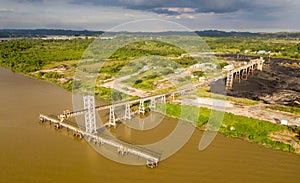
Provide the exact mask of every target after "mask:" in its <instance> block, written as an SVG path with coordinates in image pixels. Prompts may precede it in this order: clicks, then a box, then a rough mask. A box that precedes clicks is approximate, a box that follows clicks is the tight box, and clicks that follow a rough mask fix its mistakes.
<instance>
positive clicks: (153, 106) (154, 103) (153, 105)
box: [149, 98, 156, 110]
mask: <svg viewBox="0 0 300 183" xmlns="http://www.w3.org/2000/svg"><path fill="white" fill-rule="evenodd" d="M149 108H150V109H152V110H154V109H155V108H156V101H155V98H151V101H150V106H149Z"/></svg>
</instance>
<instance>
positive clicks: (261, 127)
mask: <svg viewBox="0 0 300 183" xmlns="http://www.w3.org/2000/svg"><path fill="white" fill-rule="evenodd" d="M181 108H184V109H183V110H188V111H189V114H191V115H186V114H185V115H184V117H183V119H186V120H190V121H197V123H196V125H197V126H198V127H202V126H203V125H204V124H207V123H208V121H209V119H210V117H211V116H210V115H211V113H213V112H216V111H213V110H210V109H207V108H202V107H201V108H200V110H199V109H198V108H197V107H192V106H181V105H178V104H166V113H167V115H169V116H172V117H175V118H182V116H180V115H181ZM197 111H198V114H199V117H198V119H195V115H194V114H195V112H197ZM282 130H289V131H291V130H292V129H290V128H289V127H287V126H282V125H276V124H273V123H270V122H267V121H262V120H258V119H254V118H248V117H244V116H238V115H234V114H231V113H226V112H225V113H224V118H223V122H222V125H221V126H220V129H219V131H220V132H221V133H224V134H225V135H226V136H229V137H237V138H242V139H245V140H247V141H250V142H256V143H259V144H263V145H265V146H268V147H273V148H276V149H281V150H284V151H291V152H294V151H295V149H294V148H293V147H292V146H290V145H288V144H285V143H282V142H277V141H272V140H270V138H269V137H268V135H269V134H271V133H273V132H279V131H282Z"/></svg>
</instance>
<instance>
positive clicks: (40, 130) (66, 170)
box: [0, 68, 300, 183]
mask: <svg viewBox="0 0 300 183" xmlns="http://www.w3.org/2000/svg"><path fill="white" fill-rule="evenodd" d="M71 106H72V99H71V93H69V92H67V91H65V90H63V89H61V88H59V87H57V86H55V85H52V84H49V83H46V82H42V81H37V80H35V79H31V78H28V77H25V76H22V75H20V74H16V73H12V72H11V71H9V70H7V69H3V68H0V148H1V150H0V182H172V183H177V182H185V183H189V182H230V183H232V182H272V183H274V182H297V181H299V180H300V173H299V167H300V156H298V155H295V154H291V153H287V152H281V151H277V150H272V149H268V148H265V147H262V146H260V145H257V144H253V143H248V142H245V141H242V140H239V139H232V138H226V137H224V136H223V135H221V134H219V135H218V136H217V137H216V139H215V140H214V141H213V143H212V144H211V145H210V146H209V148H207V149H206V150H205V151H201V152H200V151H198V143H199V139H200V138H201V132H200V131H199V130H195V132H194V134H193V136H192V138H191V139H190V140H189V142H188V143H187V144H186V145H185V146H184V147H183V148H182V149H181V150H180V151H179V152H178V153H176V154H175V155H174V156H171V157H170V158H168V159H167V160H165V161H162V162H161V163H160V165H159V167H158V168H156V169H149V168H146V167H145V166H127V165H122V164H118V163H116V162H113V161H110V160H108V159H106V158H104V157H102V156H101V155H99V154H98V153H97V152H96V151H94V150H93V149H92V148H91V147H90V146H89V145H88V144H87V143H85V142H84V141H80V140H77V139H75V138H73V136H72V134H71V133H69V134H68V133H67V132H66V131H56V130H54V129H53V126H52V127H50V126H49V125H47V124H45V125H41V124H39V123H38V115H39V113H40V112H42V113H46V114H47V113H49V114H50V113H52V114H53V113H54V114H59V113H61V111H63V110H65V109H71ZM172 120H173V119H171V118H168V119H167V120H166V121H165V122H164V124H163V126H162V127H161V128H159V130H158V131H161V132H162V131H164V130H162V128H168V127H169V126H170V127H172V128H173V127H174V124H173V122H172ZM168 124H169V125H168ZM118 130H120V133H121V132H122V129H117V131H118ZM132 135H133V137H134V138H138V139H139V141H142V139H143V138H145V139H146V138H147V139H148V138H150V137H151V135H149V134H146V135H145V136H143V133H134V134H132Z"/></svg>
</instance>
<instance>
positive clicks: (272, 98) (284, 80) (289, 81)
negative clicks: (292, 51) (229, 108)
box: [228, 57, 300, 106]
mask: <svg viewBox="0 0 300 183" xmlns="http://www.w3.org/2000/svg"><path fill="white" fill-rule="evenodd" d="M244 59H249V57H248V58H244ZM241 60H242V59H241ZM265 60H266V63H265V65H264V68H263V71H262V72H260V71H256V72H255V75H254V76H250V77H249V79H248V80H245V81H243V80H242V81H241V82H240V83H239V82H238V81H234V84H233V90H232V91H228V95H231V96H236V97H245V98H250V99H255V100H263V101H265V102H266V103H271V104H273V103H276V104H281V105H290V106H300V61H295V60H289V59H278V58H273V59H271V60H270V61H268V58H265Z"/></svg>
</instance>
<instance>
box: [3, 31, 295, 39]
mask: <svg viewBox="0 0 300 183" xmlns="http://www.w3.org/2000/svg"><path fill="white" fill-rule="evenodd" d="M103 33H104V31H88V30H64V29H0V38H8V37H10V38H17V37H29V38H30V37H45V36H51V35H61V36H97V35H101V34H103ZM124 33H130V32H124ZM195 33H196V34H198V35H199V36H202V37H278V38H286V37H290V38H296V37H300V32H292V33H291V32H288V33H287V32H278V33H262V32H257V33H253V32H236V31H231V32H225V31H219V30H204V31H195ZM135 34H146V33H145V32H135ZM151 34H153V35H157V34H159V35H191V32H176V31H168V32H159V33H151Z"/></svg>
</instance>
